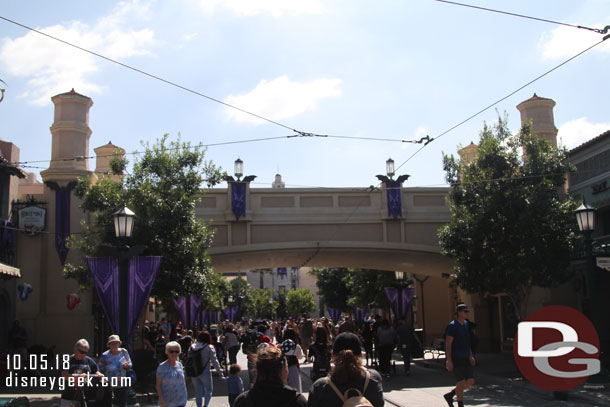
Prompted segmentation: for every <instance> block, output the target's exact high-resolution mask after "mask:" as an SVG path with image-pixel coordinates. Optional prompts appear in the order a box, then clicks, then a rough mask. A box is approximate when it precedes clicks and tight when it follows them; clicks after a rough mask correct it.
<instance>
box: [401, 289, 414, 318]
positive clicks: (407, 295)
mask: <svg viewBox="0 0 610 407" xmlns="http://www.w3.org/2000/svg"><path fill="white" fill-rule="evenodd" d="M413 295H415V288H413V287H409V288H403V289H402V315H401V317H402V318H406V316H407V310H408V309H409V303H410V302H411V300H412V299H413Z"/></svg>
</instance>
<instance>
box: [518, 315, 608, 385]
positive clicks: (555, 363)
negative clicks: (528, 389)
mask: <svg viewBox="0 0 610 407" xmlns="http://www.w3.org/2000/svg"><path fill="white" fill-rule="evenodd" d="M599 349H600V348H599V337H598V335H597V331H596V330H595V327H594V326H593V324H592V323H591V321H589V319H588V318H587V317H586V316H584V315H583V314H582V313H580V312H578V311H577V310H575V309H574V308H570V307H565V306H561V305H552V306H548V307H544V308H541V309H539V310H536V311H534V312H533V313H531V314H530V315H529V316H528V317H527V318H526V319H525V321H523V322H521V323H520V324H519V326H518V329H517V335H516V339H515V343H514V346H513V353H514V355H515V361H516V363H517V367H518V368H519V370H520V371H521V373H522V374H523V376H524V377H525V378H526V379H527V380H528V381H529V382H530V383H532V384H533V385H535V386H537V387H540V388H541V389H544V390H549V391H564V390H569V389H572V388H574V387H576V386H578V385H580V384H582V383H583V382H584V381H585V380H587V378H588V377H589V376H591V375H594V374H596V373H599V371H600V362H599Z"/></svg>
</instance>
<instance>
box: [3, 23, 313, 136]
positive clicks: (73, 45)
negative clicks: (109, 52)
mask: <svg viewBox="0 0 610 407" xmlns="http://www.w3.org/2000/svg"><path fill="white" fill-rule="evenodd" d="M0 19H2V20H4V21H7V22H9V23H12V24H15V25H18V26H19V27H22V28H25V29H26V30H30V31H32V32H35V33H37V34H40V35H43V36H45V37H47V38H50V39H52V40H55V41H58V42H61V43H62V44H65V45H69V46H71V47H73V48H76V49H78V50H80V51H83V52H86V53H88V54H91V55H94V56H96V57H98V58H102V59H105V60H106V61H108V62H112V63H113V64H116V65H120V66H122V67H124V68H127V69H131V70H132V71H135V72H137V73H140V74H142V75H145V76H148V77H150V78H153V79H156V80H158V81H161V82H163V83H166V84H168V85H171V86H174V87H176V88H179V89H182V90H184V91H187V92H189V93H192V94H194V95H197V96H201V97H203V98H206V99H208V100H211V101H212V102H216V103H220V104H221V105H224V106H226V107H229V108H231V109H235V110H238V111H240V112H242V113H245V114H248V115H250V116H253V117H256V118H257V119H261V120H264V121H266V122H269V123H271V124H275V125H276V126H280V127H283V128H285V129H288V130H291V131H293V132H295V133H302V132H301V131H299V130H296V129H293V128H292V127H290V126H287V125H285V124H282V123H280V122H278V121H275V120H271V119H268V118H266V117H263V116H261V115H258V114H256V113H252V112H249V111H247V110H245V109H242V108H240V107H237V106H234V105H231V104H229V103H227V102H223V101H222V100H219V99H216V98H214V97H211V96H208V95H206V94H203V93H201V92H198V91H196V90H193V89H190V88H187V87H186V86H182V85H180V84H178V83H176V82H172V81H170V80H167V79H164V78H161V77H160V76H157V75H153V74H151V73H148V72H146V71H143V70H141V69H138V68H134V67H133V66H130V65H127V64H125V63H123V62H119V61H117V60H115V59H112V58H109V57H107V56H104V55H102V54H99V53H97V52H94V51H91V50H88V49H86V48H83V47H81V46H78V45H76V44H72V43H70V42H68V41H65V40H62V39H61V38H58V37H54V36H52V35H50V34H47V33H44V32H42V31H40V30H36V29H35V28H32V27H28V26H27V25H25V24H21V23H19V22H17V21H13V20H11V19H8V18H6V17H3V16H0Z"/></svg>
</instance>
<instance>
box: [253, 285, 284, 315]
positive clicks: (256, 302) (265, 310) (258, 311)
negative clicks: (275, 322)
mask: <svg viewBox="0 0 610 407" xmlns="http://www.w3.org/2000/svg"><path fill="white" fill-rule="evenodd" d="M251 293H252V309H251V314H252V315H254V316H256V317H263V318H271V317H272V316H273V314H274V313H275V311H276V308H277V306H278V304H277V301H273V302H270V301H269V300H270V299H272V298H273V290H272V289H271V288H253V289H252V290H251Z"/></svg>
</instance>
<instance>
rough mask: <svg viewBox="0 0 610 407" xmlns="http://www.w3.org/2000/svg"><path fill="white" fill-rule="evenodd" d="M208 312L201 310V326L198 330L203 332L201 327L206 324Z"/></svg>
mask: <svg viewBox="0 0 610 407" xmlns="http://www.w3.org/2000/svg"><path fill="white" fill-rule="evenodd" d="M208 318H209V317H208V311H206V310H201V324H200V325H199V329H200V330H203V326H204V325H207V324H208Z"/></svg>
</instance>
